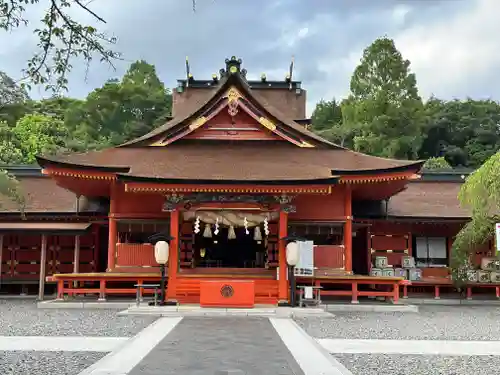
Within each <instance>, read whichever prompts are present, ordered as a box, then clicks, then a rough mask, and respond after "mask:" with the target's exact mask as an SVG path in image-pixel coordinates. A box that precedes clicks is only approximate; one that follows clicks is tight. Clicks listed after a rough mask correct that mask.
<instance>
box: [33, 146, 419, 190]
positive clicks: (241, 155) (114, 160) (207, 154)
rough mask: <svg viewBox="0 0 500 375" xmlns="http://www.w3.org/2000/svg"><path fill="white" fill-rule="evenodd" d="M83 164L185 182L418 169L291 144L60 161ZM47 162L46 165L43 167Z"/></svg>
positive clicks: (102, 154) (142, 151) (154, 150)
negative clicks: (404, 168)
mask: <svg viewBox="0 0 500 375" xmlns="http://www.w3.org/2000/svg"><path fill="white" fill-rule="evenodd" d="M52 162H54V163H56V164H57V163H58V162H62V163H68V164H73V165H76V166H77V165H82V166H106V165H109V166H114V167H117V166H123V167H130V171H129V175H131V176H140V177H155V178H165V179H167V178H171V179H185V180H203V179H209V180H244V181H252V180H282V181H285V180H290V181H292V180H314V179H324V178H331V177H332V170H336V171H349V170H359V171H361V172H368V171H370V170H374V171H376V170H384V169H391V168H398V167H399V168H400V167H405V166H408V167H412V166H414V168H418V167H419V165H418V163H416V162H415V161H401V160H394V159H384V158H377V157H373V156H369V155H364V154H361V153H357V152H353V151H349V150H346V149H317V148H298V147H295V146H293V145H289V144H285V145H283V144H272V145H270V144H261V143H242V142H240V143H234V144H227V143H226V144H224V145H220V144H216V143H211V144H208V143H205V144H182V143H180V144H172V145H170V146H167V147H140V148H135V147H134V148H132V147H123V148H111V149H106V150H102V151H94V152H87V153H83V154H70V155H67V156H61V157H58V158H57V159H40V163H41V164H42V166H44V167H45V166H47V165H50V164H51V163H52ZM44 163H45V165H43V164H44Z"/></svg>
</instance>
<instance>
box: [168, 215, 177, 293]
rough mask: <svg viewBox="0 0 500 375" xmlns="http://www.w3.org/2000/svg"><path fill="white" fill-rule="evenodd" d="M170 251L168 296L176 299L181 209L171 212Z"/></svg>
mask: <svg viewBox="0 0 500 375" xmlns="http://www.w3.org/2000/svg"><path fill="white" fill-rule="evenodd" d="M170 236H171V237H173V239H172V240H171V241H170V253H169V257H168V286H167V298H168V299H175V296H176V282H177V270H178V269H179V210H177V209H176V210H173V211H171V212H170Z"/></svg>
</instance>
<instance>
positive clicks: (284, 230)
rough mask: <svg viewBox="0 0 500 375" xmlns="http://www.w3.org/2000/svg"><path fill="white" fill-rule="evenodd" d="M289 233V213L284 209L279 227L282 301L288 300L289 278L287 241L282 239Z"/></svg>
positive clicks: (279, 290)
mask: <svg viewBox="0 0 500 375" xmlns="http://www.w3.org/2000/svg"><path fill="white" fill-rule="evenodd" d="M287 235H288V215H287V213H286V212H284V211H280V216H279V229H278V241H279V245H278V264H279V282H278V299H279V301H280V302H283V301H288V280H287V277H286V274H287V268H288V266H287V264H286V241H284V240H281V238H284V237H286V236H287Z"/></svg>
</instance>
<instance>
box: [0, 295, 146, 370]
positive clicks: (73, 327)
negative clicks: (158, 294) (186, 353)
mask: <svg viewBox="0 0 500 375" xmlns="http://www.w3.org/2000/svg"><path fill="white" fill-rule="evenodd" d="M116 313H117V310H79V309H66V310H62V309H61V310H59V309H57V310H55V309H54V310H53V309H38V308H37V306H36V302H34V301H31V300H1V299H0V336H114V337H129V336H134V335H135V334H137V333H139V332H140V331H141V330H142V329H144V328H146V327H147V326H148V325H150V324H151V323H153V322H154V321H155V320H156V318H155V317H149V316H144V317H137V316H117V315H116ZM0 363H1V359H0ZM0 374H2V372H1V371H0Z"/></svg>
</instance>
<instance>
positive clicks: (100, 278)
mask: <svg viewBox="0 0 500 375" xmlns="http://www.w3.org/2000/svg"><path fill="white" fill-rule="evenodd" d="M47 281H48V282H56V283H57V299H64V295H68V296H78V295H85V294H98V295H99V301H105V300H106V296H107V295H109V294H121V295H134V294H136V292H137V291H136V288H134V289H133V288H114V287H109V286H108V285H107V283H108V282H135V284H144V282H145V281H150V282H151V281H155V282H159V281H160V275H159V274H156V273H136V274H133V273H113V272H101V273H64V274H55V275H52V276H48V277H47ZM74 282H77V284H79V283H80V282H98V283H99V287H98V288H95V287H94V288H92V287H79V286H76V287H75V286H74ZM139 289H140V296H142V294H143V293H148V294H154V291H153V290H145V289H144V288H139Z"/></svg>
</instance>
